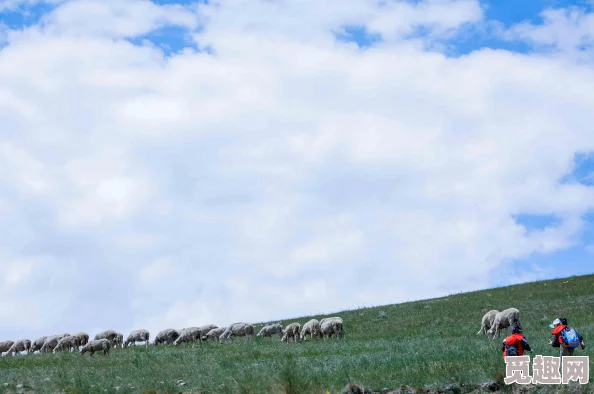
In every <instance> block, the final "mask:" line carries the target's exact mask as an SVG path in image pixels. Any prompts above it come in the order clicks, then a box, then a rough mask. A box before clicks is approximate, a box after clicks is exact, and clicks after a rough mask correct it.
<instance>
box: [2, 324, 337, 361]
mask: <svg viewBox="0 0 594 394" xmlns="http://www.w3.org/2000/svg"><path fill="white" fill-rule="evenodd" d="M275 334H277V335H278V336H279V337H281V341H283V342H286V343H289V341H290V340H291V339H293V341H294V342H297V341H298V340H306V339H307V336H308V335H309V337H310V339H312V338H314V337H318V338H323V339H324V340H326V338H331V337H332V335H334V334H335V337H336V338H342V337H343V335H344V332H343V320H342V319H341V318H340V317H328V318H324V319H322V320H320V321H318V320H316V319H311V320H309V321H308V322H307V323H305V324H304V325H303V327H301V324H299V323H297V322H295V323H291V324H289V325H287V326H286V327H284V328H283V326H282V325H281V324H280V323H276V324H269V325H266V326H264V327H262V329H261V330H260V332H259V333H258V335H257V336H258V337H272V336H273V335H275ZM253 336H254V326H253V325H251V324H249V323H233V324H231V325H230V326H228V327H217V326H216V325H214V324H209V325H205V326H202V327H189V328H183V329H181V330H175V329H173V328H168V329H166V330H163V331H161V332H159V333H158V334H157V336H156V337H155V340H154V341H153V345H154V346H157V345H159V344H165V345H174V346H178V345H180V344H181V343H184V342H191V343H194V345H195V343H196V342H199V343H200V344H202V341H206V340H208V339H211V340H218V341H219V343H221V344H222V343H223V342H224V341H225V340H227V339H231V341H232V342H235V337H246V339H247V340H249V339H250V337H253ZM123 339H124V336H123V335H122V334H121V333H119V332H117V331H114V330H107V331H103V332H100V333H99V334H97V335H95V339H94V340H91V341H89V335H88V334H86V333H84V332H80V333H78V334H73V335H71V334H68V333H67V334H61V335H51V336H44V337H41V338H39V339H37V340H35V341H34V342H33V343H32V342H31V341H30V340H28V339H21V340H18V341H5V342H0V355H2V353H4V352H6V355H7V356H12V355H14V354H20V353H21V352H23V351H26V352H27V354H29V353H33V352H35V351H39V353H52V352H59V351H64V350H68V351H69V352H70V351H75V350H79V351H80V355H81V356H82V355H84V354H85V353H87V352H88V353H89V354H90V355H91V356H93V354H95V352H98V351H99V352H100V351H103V354H104V355H105V356H107V355H109V351H110V350H111V349H112V348H126V347H128V346H136V343H137V342H144V344H145V346H147V347H148V345H149V339H150V333H149V332H148V331H147V330H145V329H140V330H134V331H132V332H131V333H130V335H128V338H126V340H125V341H124V340H123ZM194 345H192V347H194ZM81 346H82V348H81Z"/></svg>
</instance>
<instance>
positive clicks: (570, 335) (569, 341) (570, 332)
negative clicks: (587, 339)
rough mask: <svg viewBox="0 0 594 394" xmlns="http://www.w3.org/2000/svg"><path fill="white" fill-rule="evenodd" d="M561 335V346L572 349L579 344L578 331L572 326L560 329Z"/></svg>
mask: <svg viewBox="0 0 594 394" xmlns="http://www.w3.org/2000/svg"><path fill="white" fill-rule="evenodd" d="M561 337H562V338H563V346H565V347H566V348H569V349H574V348H576V347H578V346H579V344H580V338H579V336H578V333H577V331H576V330H574V329H573V327H569V328H567V329H565V330H563V331H561Z"/></svg>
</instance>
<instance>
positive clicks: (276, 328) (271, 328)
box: [256, 323, 283, 338]
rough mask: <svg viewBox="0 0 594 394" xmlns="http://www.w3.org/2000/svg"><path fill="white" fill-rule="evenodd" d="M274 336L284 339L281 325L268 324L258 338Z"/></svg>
mask: <svg viewBox="0 0 594 394" xmlns="http://www.w3.org/2000/svg"><path fill="white" fill-rule="evenodd" d="M274 334H278V336H279V337H281V338H282V336H283V326H282V325H281V324H280V323H275V324H268V325H266V326H264V327H262V329H261V330H260V332H259V333H258V335H256V336H257V337H259V338H263V337H271V336H273V335H274Z"/></svg>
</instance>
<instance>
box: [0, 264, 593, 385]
mask: <svg viewBox="0 0 594 394" xmlns="http://www.w3.org/2000/svg"><path fill="white" fill-rule="evenodd" d="M509 307H515V308H518V309H519V310H520V318H521V321H522V326H523V329H524V334H525V335H526V337H527V339H528V341H529V342H530V344H531V345H532V347H533V348H534V350H535V353H534V355H537V354H541V355H553V356H558V352H557V351H556V349H553V348H552V347H551V346H549V345H548V340H549V338H550V329H549V327H548V325H549V324H550V322H551V321H552V320H553V319H554V318H556V317H558V316H564V317H567V319H568V320H569V324H570V325H571V326H574V327H576V329H578V331H579V332H580V333H581V334H582V335H583V336H584V338H585V341H586V344H587V345H588V347H586V349H585V350H581V349H580V350H578V351H576V355H588V356H592V349H593V348H594V275H588V276H579V277H571V278H567V279H559V280H549V281H541V282H533V283H527V284H522V285H516V286H510V287H504V288H496V289H489V290H484V291H478V292H472V293H464V294H456V295H451V296H448V297H443V298H438V299H431V300H424V301H417V302H409V303H404V304H397V305H388V306H380V307H375V308H365V309H357V310H350V311H344V312H338V313H332V314H330V315H337V316H341V317H342V318H343V319H344V327H345V337H344V339H343V340H329V341H322V340H313V341H310V340H308V341H306V342H305V343H304V342H301V343H297V344H294V343H290V344H286V343H282V342H281V341H280V338H278V337H273V338H272V339H271V338H255V339H253V340H252V342H251V343H246V342H245V340H244V338H237V339H236V341H235V343H234V344H232V343H225V344H223V345H220V344H219V343H213V342H210V343H207V344H205V345H204V346H202V347H199V346H196V347H195V348H193V349H192V348H191V347H190V346H181V347H180V348H173V347H163V346H161V347H158V348H154V347H149V348H148V349H146V348H144V347H143V346H139V347H136V348H129V349H123V350H122V349H114V350H112V352H111V355H110V356H109V357H103V355H102V354H101V353H96V354H95V357H94V358H90V357H89V356H88V355H85V356H84V357H80V356H79V355H78V354H77V353H72V354H66V353H62V354H48V355H37V354H36V355H32V356H22V357H12V358H6V357H5V358H3V359H2V360H0V391H11V392H16V385H18V384H21V385H24V389H25V390H29V391H33V392H36V393H53V392H57V391H60V392H66V393H85V394H86V393H104V392H115V389H114V387H119V389H118V391H117V392H118V393H127V392H130V393H132V392H134V393H137V392H141V393H151V392H189V391H191V392H199V391H201V390H204V391H205V392H216V393H326V391H329V392H330V393H337V392H341V390H342V389H343V388H344V387H345V386H346V385H347V384H348V383H349V382H356V383H358V384H360V385H362V386H363V387H365V388H367V389H371V390H375V391H379V392H381V391H382V389H383V388H389V389H396V388H399V387H400V386H401V385H407V386H408V387H410V388H421V387H433V388H438V387H441V388H444V387H446V386H447V385H449V384H452V383H455V384H456V385H457V386H458V387H461V388H462V392H464V391H465V390H464V389H465V388H468V389H470V388H469V387H470V385H472V384H480V383H482V382H485V381H488V380H493V379H498V378H502V377H503V375H504V374H505V364H504V362H503V360H502V357H501V352H500V348H501V345H500V344H501V340H503V338H504V337H505V335H506V334H505V333H502V336H501V339H495V340H490V339H487V338H484V337H479V336H477V335H476V333H477V331H478V330H479V328H480V322H481V318H482V316H483V314H484V313H485V312H486V311H488V310H490V309H498V310H503V309H505V308H509ZM380 311H383V313H380ZM384 313H385V316H382V315H383V314H384ZM312 317H315V318H318V319H319V318H321V317H324V316H308V317H302V318H297V319H291V320H286V321H282V322H281V323H282V324H283V325H286V324H288V323H290V322H292V321H298V322H300V323H301V324H304V323H305V322H306V321H307V320H309V319H310V318H312ZM261 326H262V325H261V324H260V325H257V326H256V329H257V330H259V328H260V327H261ZM590 370H591V371H592V370H593V368H592V357H591V360H590ZM590 375H591V379H592V378H594V377H592V375H593V374H592V373H591V374H590ZM178 380H183V381H185V382H186V384H185V385H184V386H183V387H179V386H177V385H176V382H177V381H178ZM593 380H594V379H593ZM6 383H8V385H6ZM593 385H594V382H592V381H591V383H589V384H587V385H579V384H576V383H574V384H572V385H570V386H555V387H553V386H537V388H538V389H539V390H540V392H564V391H568V390H569V389H570V388H572V389H573V390H580V391H581V392H594V391H593V390H592V386H593ZM504 390H506V391H511V387H504ZM516 390H517V388H516ZM574 392H575V391H574Z"/></svg>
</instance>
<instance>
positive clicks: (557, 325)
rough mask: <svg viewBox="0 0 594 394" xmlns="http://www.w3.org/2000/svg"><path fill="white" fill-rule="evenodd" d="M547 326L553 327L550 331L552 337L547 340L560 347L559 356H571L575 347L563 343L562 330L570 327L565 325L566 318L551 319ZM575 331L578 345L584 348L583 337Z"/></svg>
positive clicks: (550, 343)
mask: <svg viewBox="0 0 594 394" xmlns="http://www.w3.org/2000/svg"><path fill="white" fill-rule="evenodd" d="M549 327H551V328H552V329H553V331H551V335H552V336H553V339H551V340H549V345H551V346H553V347H558V348H560V350H559V354H560V356H561V357H563V356H573V351H574V350H575V348H569V347H567V346H565V345H564V344H563V335H562V332H563V330H570V329H571V327H568V326H567V319H565V318H557V319H555V321H553V324H550V325H549ZM575 333H576V335H577V337H578V340H579V341H580V346H581V347H582V349H584V348H585V347H586V344H585V343H584V338H583V337H582V336H581V335H580V334H579V333H578V332H577V331H576V332H575ZM576 347H577V346H576Z"/></svg>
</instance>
